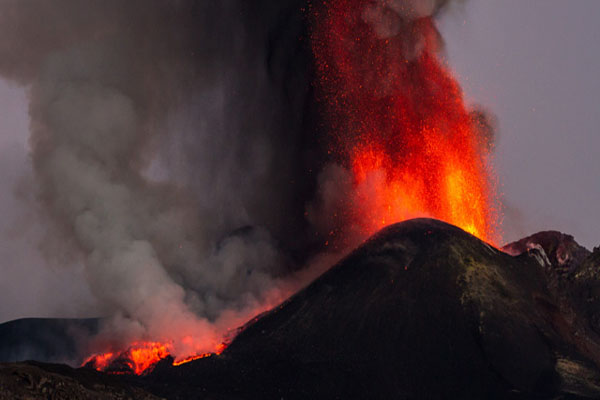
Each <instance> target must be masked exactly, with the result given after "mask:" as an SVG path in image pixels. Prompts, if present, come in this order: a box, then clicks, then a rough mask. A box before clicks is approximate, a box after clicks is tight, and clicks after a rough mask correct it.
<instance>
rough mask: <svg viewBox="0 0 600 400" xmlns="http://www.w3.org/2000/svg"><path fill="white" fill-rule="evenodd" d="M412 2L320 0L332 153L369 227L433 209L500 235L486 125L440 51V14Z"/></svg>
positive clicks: (322, 73)
mask: <svg viewBox="0 0 600 400" xmlns="http://www.w3.org/2000/svg"><path fill="white" fill-rule="evenodd" d="M391 3H394V4H391ZM413 3H415V4H416V2H414V1H408V0H404V1H387V0H385V1H384V0H378V1H373V0H332V1H327V2H324V3H323V5H321V6H318V7H317V6H314V7H313V9H312V14H313V15H314V24H313V31H312V43H313V52H314V55H315V58H316V62H317V77H318V84H317V87H318V89H319V90H320V93H321V96H320V100H321V102H322V103H323V105H324V108H325V110H326V115H327V116H328V122H329V124H330V126H329V128H330V129H331V131H332V132H333V134H332V138H331V140H330V153H331V154H333V156H334V157H336V162H338V163H340V164H341V165H343V166H344V167H345V168H347V169H348V170H350V171H351V172H352V176H353V191H354V193H352V195H351V197H352V210H348V211H347V212H348V213H349V214H350V215H348V216H347V217H348V218H350V219H351V220H352V222H353V223H354V224H355V225H357V226H359V229H360V230H361V231H362V232H363V233H364V234H365V235H369V234H371V233H373V232H375V231H377V230H379V229H380V228H382V227H383V226H385V225H388V224H391V223H394V222H399V221H402V220H405V219H409V218H414V217H420V216H428V217H433V218H437V219H440V220H443V221H446V222H449V223H452V224H454V225H457V226H459V227H461V228H463V229H464V230H466V231H468V232H470V233H472V234H474V235H475V236H477V237H479V238H481V239H483V240H485V241H488V242H491V243H495V242H496V241H497V240H498V237H497V220H498V213H497V208H496V203H495V197H494V196H495V190H494V184H493V183H492V179H490V177H491V175H492V174H491V171H490V170H489V167H488V164H487V157H488V153H489V148H490V145H489V143H487V139H486V138H485V137H484V136H485V135H484V134H482V132H484V131H485V128H486V127H485V126H484V123H482V122H481V121H480V120H479V119H477V118H474V117H473V115H472V114H471V113H470V112H469V111H468V110H467V109H466V107H465V104H464V102H463V95H462V91H461V89H460V87H459V85H458V83H457V81H456V80H455V79H454V78H453V77H452V75H451V73H450V72H449V70H448V68H446V67H445V66H444V65H443V64H442V63H441V62H440V61H439V59H438V58H437V52H438V49H439V47H440V39H439V33H438V31H437V30H436V28H435V25H434V21H433V18H432V17H431V16H422V15H418V13H417V12H416V11H414V10H410V9H407V8H406V7H410V4H413ZM390 4H391V5H390ZM432 4H433V3H432ZM394 7H395V8H396V9H395V10H394ZM398 7H404V8H401V9H398ZM415 15H416V16H415Z"/></svg>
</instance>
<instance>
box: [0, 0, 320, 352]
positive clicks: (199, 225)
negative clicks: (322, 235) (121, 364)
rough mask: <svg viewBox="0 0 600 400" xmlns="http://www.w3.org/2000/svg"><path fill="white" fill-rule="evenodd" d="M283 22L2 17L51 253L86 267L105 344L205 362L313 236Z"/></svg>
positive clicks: (77, 10)
mask: <svg viewBox="0 0 600 400" xmlns="http://www.w3.org/2000/svg"><path fill="white" fill-rule="evenodd" d="M292 3H294V2H292ZM296 6H297V4H291V7H292V8H294V9H295V7H296ZM289 7H290V5H289V4H288V5H286V6H285V7H284V6H272V5H268V4H267V3H266V2H265V3H264V4H262V3H260V2H259V3H256V4H254V5H248V4H246V2H242V1H236V0H228V1H220V2H211V1H209V2H195V1H183V0H182V1H175V2H171V1H159V0H153V1H145V0H144V1H141V0H134V1H128V2H122V1H116V0H108V1H87V2H82V1H78V0H58V1H54V2H45V1H41V0H40V1H37V0H25V1H22V0H3V1H2V2H1V3H0V37H1V38H0V74H1V75H2V76H3V77H5V78H7V79H11V80H13V81H15V82H18V83H19V84H21V85H23V86H24V87H26V89H27V91H28V96H29V101H30V109H29V114H30V117H31V126H30V130H31V138H30V143H31V148H32V153H31V157H32V162H33V167H34V171H35V179H36V186H37V195H38V198H39V201H40V202H41V203H42V205H43V209H44V212H45V213H46V214H47V215H48V216H49V217H50V218H51V219H52V221H53V226H52V227H51V228H49V236H50V237H54V239H53V240H55V241H56V240H57V238H58V240H57V241H61V242H64V243H67V245H68V246H69V248H70V253H69V254H70V255H71V257H73V258H75V257H80V258H81V259H82V262H83V263H84V265H85V274H86V276H87V280H88V282H89V285H90V288H91V290H92V292H93V294H94V295H95V296H96V297H97V298H98V300H99V302H100V304H101V305H102V307H103V308H104V309H105V310H106V312H107V313H108V315H110V316H111V318H110V320H109V322H108V323H107V328H106V331H107V332H109V333H110V335H109V337H108V338H107V339H106V340H110V337H119V338H120V339H121V340H122V341H124V342H126V341H128V340H132V339H138V338H148V339H152V340H164V339H172V340H174V341H175V346H176V351H179V352H182V353H190V352H193V351H197V352H198V351H212V350H214V348H211V346H213V345H214V344H215V343H217V342H218V341H219V340H220V335H221V334H222V333H223V331H224V330H225V329H227V328H232V327H235V326H236V324H237V325H239V324H241V323H243V322H244V321H245V320H246V319H247V318H248V317H251V316H252V313H253V312H256V310H262V309H264V308H265V307H267V306H268V305H273V304H271V302H275V301H278V300H281V298H282V296H283V295H284V293H282V290H283V289H281V285H280V284H279V282H280V279H281V278H282V277H283V276H284V275H285V274H286V273H287V272H289V271H288V270H289V269H290V268H293V265H294V261H291V260H292V259H293V258H294V256H293V255H291V256H290V255H289V254H291V253H293V252H294V250H297V249H292V250H290V252H283V251H282V248H284V247H286V246H287V244H286V243H280V242H279V238H281V237H283V238H285V239H286V240H288V241H289V242H288V243H297V242H298V240H297V239H298V238H300V239H302V238H303V235H305V232H304V230H305V226H304V223H303V222H302V221H303V202H305V201H306V199H305V197H307V196H309V195H308V194H307V193H310V183H308V184H307V183H305V182H310V181H311V180H310V179H304V178H305V176H304V174H306V172H305V171H306V168H304V167H305V165H306V164H307V162H309V161H310V160H311V159H312V158H314V156H311V155H310V152H307V150H306V149H307V148H309V147H310V146H311V145H310V139H307V138H306V137H305V136H304V135H303V133H304V131H303V129H304V128H305V126H304V125H306V123H309V122H307V120H306V119H305V118H304V117H303V116H304V115H305V113H304V109H305V108H306V107H307V104H308V103H307V100H306V99H307V96H308V91H309V90H310V88H309V84H308V83H307V82H309V77H308V73H307V72H305V71H307V70H309V68H307V66H306V65H305V64H306V63H307V61H304V63H303V62H302V61H299V62H297V63H296V61H298V60H297V59H302V57H300V56H298V55H299V54H301V53H302V52H303V51H304V50H303V45H302V44H301V43H300V44H298V36H300V35H301V34H302V29H303V25H302V21H300V20H298V18H297V17H296V16H295V14H294V13H290V12H289V11H288V10H289ZM265 11H266V12H265ZM257 20H258V21H260V22H263V23H262V24H261V23H260V22H257ZM274 21H276V22H277V21H278V22H277V23H274ZM282 21H283V22H284V23H285V25H281V24H282ZM253 24H258V26H264V27H265V28H258V29H257V28H256V26H255V25H253ZM273 27H274V28H273ZM278 30H279V31H278ZM281 31H283V34H282V33H281ZM290 43H291V45H290ZM240 65H244V67H242V68H240ZM298 70H300V71H304V72H302V73H300V74H295V72H297V71H298ZM294 236H296V238H294ZM275 237H277V238H278V240H277V241H276V240H275ZM48 241H49V242H50V241H51V239H50V238H49V239H48ZM301 241H302V240H300V242H301ZM287 247H292V246H287ZM284 287H285V286H284ZM189 338H193V340H191V341H190V339H189ZM203 346H204V347H203Z"/></svg>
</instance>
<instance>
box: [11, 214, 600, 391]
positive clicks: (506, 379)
mask: <svg viewBox="0 0 600 400" xmlns="http://www.w3.org/2000/svg"><path fill="white" fill-rule="evenodd" d="M551 243H554V244H556V242H553V241H552V240H551ZM540 246H541V249H542V250H543V254H544V256H545V257H546V258H547V259H548V260H550V259H552V257H553V256H552V255H553V254H556V256H555V258H554V259H555V260H557V261H558V260H560V259H563V260H564V257H563V258H561V257H562V256H560V255H559V253H557V249H558V248H559V247H560V244H559V245H557V246H554V245H552V246H554V247H552V248H550V247H549V246H548V245H547V243H545V244H541V245H540ZM534 247H535V246H534ZM527 248H528V247H527V244H526V243H525V249H527ZM553 249H554V250H553ZM513 250H514V249H513ZM530 250H531V249H530ZM542 250H540V249H539V248H538V249H537V250H535V249H534V251H529V252H528V251H526V252H525V253H524V254H520V255H518V256H512V255H509V254H507V253H505V252H502V251H500V250H497V249H495V248H493V247H491V246H489V245H487V244H486V243H484V242H482V241H480V240H478V239H477V238H475V237H473V236H471V235H469V234H467V233H465V232H464V231H462V230H460V229H458V228H456V227H454V226H451V225H448V224H445V223H442V222H439V221H435V220H429V219H417V220H411V221H407V222H404V223H400V224H396V225H393V226H390V227H388V228H386V229H384V230H383V231H381V232H379V233H378V234H377V235H375V236H374V237H373V238H371V239H370V240H369V241H367V242H366V243H364V244H363V245H362V246H361V247H360V248H358V249H357V250H356V251H354V252H353V253H352V254H350V255H349V256H348V257H347V258H346V259H344V260H343V261H341V262H340V263H338V264H337V265H336V266H334V267H333V268H331V269H330V270H329V271H328V272H326V273H325V274H323V275H322V276H321V277H320V278H318V279H317V280H315V281H314V282H313V283H312V284H311V285H309V286H308V287H306V288H305V289H304V290H302V291H300V292H299V293H297V294H296V295H294V296H293V297H292V298H290V299H289V300H288V301H286V302H285V303H283V304H282V305H280V306H279V307H277V308H276V309H274V310H272V311H271V312H269V313H267V314H266V315H264V316H262V317H260V318H258V319H257V321H256V322H254V323H252V324H250V325H249V326H248V327H246V329H244V330H243V331H242V332H241V333H240V334H239V335H238V336H237V338H236V339H235V340H234V341H233V342H232V343H231V345H230V346H229V347H228V348H227V349H226V350H225V352H224V353H223V354H221V355H220V356H212V357H208V358H204V359H200V360H197V361H194V362H191V363H188V364H184V365H182V366H179V367H172V366H170V365H168V364H169V363H168V362H165V363H161V364H160V365H159V366H157V367H156V368H155V369H154V371H153V373H152V374H150V375H149V376H146V377H143V378H133V377H120V378H116V377H110V376H106V375H104V374H97V375H94V376H93V377H87V378H86V379H87V380H88V382H89V380H90V379H92V380H96V382H97V383H102V382H103V379H122V380H123V382H124V384H125V383H126V384H127V385H132V386H136V387H137V386H141V387H142V388H144V389H145V390H146V391H148V392H151V393H154V394H156V395H159V396H163V397H167V398H171V399H193V398H198V399H257V398H260V399H347V398H361V399H384V398H385V399H389V398H393V399H484V398H485V399H504V398H511V399H584V398H600V372H599V371H600V370H599V368H598V366H599V365H600V338H599V337H598V334H597V330H596V328H597V323H596V322H595V321H597V320H598V318H597V311H598V306H599V305H600V303H599V302H600V284H599V283H598V282H600V281H599V277H600V270H599V268H600V263H599V261H600V251H596V252H594V253H592V254H589V252H588V253H587V254H586V257H584V258H583V260H580V259H579V258H577V256H570V257H572V258H570V259H571V260H575V259H577V260H578V261H577V262H576V263H572V264H570V266H569V268H568V271H567V272H566V273H560V274H555V270H556V268H558V267H561V266H560V265H559V264H556V265H554V264H552V262H549V264H548V263H546V262H545V261H544V258H543V257H541V255H542ZM567 250H568V251H569V252H570V253H569V254H571V255H573V254H579V253H578V251H579V250H578V249H577V247H569V246H567ZM573 251H574V252H573ZM516 253H518V252H516ZM560 254H564V253H560ZM581 254H583V253H581ZM540 260H541V261H540ZM546 264H548V265H546ZM562 265H565V263H563V264H562ZM561 268H562V267H561ZM556 279H559V281H556V282H554V281H555V280H556ZM552 282H554V283H552ZM40 368H42V369H48V368H49V367H44V366H43V365H42V366H40ZM48 371H49V373H50V372H52V371H51V370H50V369H48ZM2 373H3V372H2V371H1V370H0V382H1V381H2V376H1V375H2ZM52 373H56V371H54V372H52ZM61 373H62V374H64V375H65V376H68V377H72V378H73V379H75V380H76V381H78V380H79V379H82V378H79V377H77V375H76V374H77V373H79V371H78V370H65V371H62V372H61Z"/></svg>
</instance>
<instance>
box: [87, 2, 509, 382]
mask: <svg viewBox="0 0 600 400" xmlns="http://www.w3.org/2000/svg"><path fill="white" fill-rule="evenodd" d="M428 4H429V3H428ZM440 4H442V3H440ZM437 7H440V6H439V5H434V3H433V2H431V3H430V5H425V6H424V5H421V4H420V3H419V2H411V1H391V0H390V1H387V0H386V1H383V0H380V1H376V2H373V1H370V0H335V1H331V2H325V3H323V4H322V5H319V6H315V7H313V8H309V9H308V10H309V11H308V12H309V13H310V17H311V19H312V21H313V26H312V31H311V32H312V34H311V48H312V51H313V55H314V61H315V63H316V71H317V74H316V82H315V85H316V87H317V88H318V91H319V99H320V105H321V112H322V114H323V115H324V118H323V119H324V120H325V121H326V123H327V125H328V126H327V131H328V132H329V135H328V136H329V138H328V139H326V140H325V142H326V143H327V146H328V149H327V150H328V151H327V153H328V154H329V156H330V157H331V159H330V160H329V161H330V162H332V163H337V164H339V165H341V166H342V167H343V168H344V169H345V170H346V171H349V174H350V175H351V177H352V178H351V181H352V183H351V189H350V192H349V193H346V195H347V196H348V197H349V201H346V202H345V203H344V205H343V206H341V207H340V208H338V209H336V210H335V213H336V215H339V216H340V217H341V218H342V219H343V220H344V221H343V222H342V225H345V226H352V229H354V230H355V231H358V232H359V235H360V236H361V237H362V238H366V237H367V236H369V235H371V234H373V233H374V232H376V231H378V230H379V229H381V228H383V227H384V226H386V225H389V224H393V223H396V222H400V221H404V220H407V219H411V218H416V217H424V216H425V217H433V218H437V219H440V220H443V221H446V222H449V223H451V224H454V225H457V226H459V227H461V228H463V229H464V230H465V231H467V232H469V233H472V234H473V235H475V236H477V237H479V238H481V239H482V240H484V241H487V242H489V243H497V241H498V239H499V238H498V232H497V228H498V212H497V210H496V201H495V198H494V195H495V188H494V184H493V180H492V178H491V177H492V173H491V170H490V168H489V164H488V161H489V160H488V156H489V152H490V148H491V143H490V138H489V137H487V136H488V134H489V132H488V129H489V127H488V126H487V125H486V122H485V121H484V120H483V119H482V118H481V114H478V113H473V112H469V111H468V110H467V107H466V105H465V103H464V100H463V94H462V91H461V89H460V87H459V85H458V83H457V81H456V80H455V78H454V77H453V76H452V74H451V72H450V70H449V69H448V67H447V66H445V65H444V64H443V63H442V62H441V61H440V60H439V59H438V55H437V53H438V51H439V49H440V47H441V45H440V41H441V39H440V38H439V34H438V32H437V30H436V27H435V24H434V17H435V14H436V12H437ZM331 232H332V233H331V235H334V231H333V230H332V231H331ZM344 235H349V233H348V229H344V228H342V229H340V232H339V235H338V236H342V237H338V238H337V239H340V240H341V242H350V241H348V240H346V238H345V237H343V236H344ZM259 311H264V310H263V309H261V310H258V311H257V313H258V312H259ZM230 328H232V327H230ZM219 346H220V345H219ZM219 346H217V347H215V349H214V350H213V352H214V353H217V354H218V353H220V352H221V351H222V348H220V347H219ZM202 347H203V348H205V347H206V346H202ZM213 347H214V346H213ZM170 353H171V348H170V345H168V344H165V343H164V342H160V343H159V342H156V343H153V342H143V343H136V344H133V345H131V346H130V347H129V349H128V350H126V351H118V352H110V353H106V354H99V355H96V356H94V357H92V358H90V359H88V360H87V361H86V365H87V366H92V367H95V368H97V369H101V370H104V371H109V372H123V371H129V372H134V373H136V374H140V373H143V372H144V371H145V370H146V369H147V368H149V367H150V366H152V365H153V364H155V363H156V362H158V361H159V360H160V359H162V358H165V357H166V356H167V355H169V354H170ZM177 357H178V358H177V360H186V359H193V358H194V357H196V358H197V357H202V355H190V354H183V355H177Z"/></svg>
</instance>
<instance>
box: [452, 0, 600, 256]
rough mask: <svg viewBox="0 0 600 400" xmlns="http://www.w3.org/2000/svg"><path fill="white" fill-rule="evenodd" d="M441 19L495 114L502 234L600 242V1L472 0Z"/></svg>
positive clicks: (462, 71)
mask: <svg viewBox="0 0 600 400" xmlns="http://www.w3.org/2000/svg"><path fill="white" fill-rule="evenodd" d="M455 11H456V12H453V13H451V14H450V15H446V16H444V18H442V20H441V28H442V32H443V34H444V37H445V39H446V44H447V52H448V54H449V57H450V62H451V65H452V67H453V69H454V70H455V71H456V72H457V74H458V75H460V80H461V83H462V85H463V88H464V89H465V92H466V97H467V99H468V100H469V101H470V102H471V103H478V104H481V105H483V106H485V107H486V108H487V109H488V110H490V111H491V112H493V113H494V114H495V115H496V116H497V118H498V125H499V132H498V137H497V150H496V162H495V165H496V169H497V173H498V177H499V180H500V182H501V192H503V193H504V198H505V203H506V206H507V210H506V215H505V221H504V232H505V235H504V238H505V240H513V239H516V238H518V237H522V236H524V235H527V234H530V233H533V232H535V231H539V230H544V229H556V230H560V231H563V232H567V233H570V234H572V235H574V236H575V238H576V240H577V241H578V242H579V243H581V244H583V245H585V246H586V247H588V248H590V249H591V248H592V247H594V246H598V245H600V25H599V24H598V18H599V17H600V1H597V0H577V1H565V0H535V1H534V0H502V1H498V0H471V1H467V2H466V6H465V7H463V9H462V10H455Z"/></svg>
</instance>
